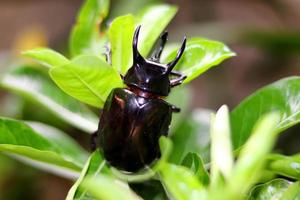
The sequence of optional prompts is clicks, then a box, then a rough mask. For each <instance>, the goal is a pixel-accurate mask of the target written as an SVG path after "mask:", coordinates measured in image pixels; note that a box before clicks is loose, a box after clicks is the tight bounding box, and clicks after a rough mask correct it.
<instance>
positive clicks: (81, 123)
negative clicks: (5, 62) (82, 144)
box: [0, 66, 98, 133]
mask: <svg viewBox="0 0 300 200" xmlns="http://www.w3.org/2000/svg"><path fill="white" fill-rule="evenodd" d="M0 84H1V86H2V87H4V88H5V89H8V90H10V91H12V92H15V93H17V94H19V95H21V96H23V97H25V98H28V99H30V100H32V101H33V102H36V103H38V104H40V105H41V106H43V107H45V108H46V109H48V110H49V111H50V112H52V113H53V114H55V115H56V116H57V117H59V118H60V119H62V120H64V121H65V122H67V123H69V124H71V125H73V126H75V127H77V128H79V129H81V130H83V131H86V132H89V133H92V132H94V131H95V130H97V126H98V125H97V124H98V117H97V116H96V115H95V114H94V113H92V112H91V111H90V110H89V109H88V108H87V107H85V106H84V105H82V104H80V103H79V102H77V101H76V100H75V99H73V98H72V97H70V96H69V95H67V94H65V93H64V92H63V91H61V90H60V89H59V88H57V86H56V85H55V84H54V83H53V82H52V81H51V80H50V79H49V77H48V75H47V74H44V73H43V72H42V71H41V70H39V69H38V68H33V67H29V66H22V67H19V68H16V69H13V70H11V71H10V72H8V73H5V74H4V75H2V78H1V80H0Z"/></svg>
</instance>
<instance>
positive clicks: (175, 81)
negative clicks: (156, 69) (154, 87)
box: [170, 71, 186, 87]
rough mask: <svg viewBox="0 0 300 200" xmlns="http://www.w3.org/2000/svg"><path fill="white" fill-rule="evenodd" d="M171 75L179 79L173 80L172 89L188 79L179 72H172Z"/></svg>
mask: <svg viewBox="0 0 300 200" xmlns="http://www.w3.org/2000/svg"><path fill="white" fill-rule="evenodd" d="M170 74H171V75H174V76H177V78H175V79H173V80H171V87H175V86H177V85H180V84H181V83H182V82H183V81H184V79H186V75H183V74H182V73H180V72H177V71H171V73H170Z"/></svg>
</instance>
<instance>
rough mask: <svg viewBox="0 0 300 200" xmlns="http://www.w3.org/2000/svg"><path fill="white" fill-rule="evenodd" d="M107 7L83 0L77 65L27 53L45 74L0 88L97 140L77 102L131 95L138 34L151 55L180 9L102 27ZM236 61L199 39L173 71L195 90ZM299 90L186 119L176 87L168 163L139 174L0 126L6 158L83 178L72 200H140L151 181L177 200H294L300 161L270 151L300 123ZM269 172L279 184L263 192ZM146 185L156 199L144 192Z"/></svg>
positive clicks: (282, 86)
mask: <svg viewBox="0 0 300 200" xmlns="http://www.w3.org/2000/svg"><path fill="white" fill-rule="evenodd" d="M108 9H109V1H108V0H86V1H85V3H84V4H83V6H82V8H81V10H80V13H79V15H78V17H77V22H76V24H75V26H74V27H73V29H72V32H71V36H70V43H69V45H70V54H71V58H70V59H68V58H66V57H65V56H63V55H61V54H59V53H58V52H55V51H54V50H51V49H48V48H37V49H33V50H30V51H26V52H24V55H25V56H27V57H31V58H33V59H34V60H36V61H37V62H38V63H40V64H42V65H45V66H46V67H47V68H38V67H32V66H27V65H21V66H19V67H18V68H15V69H12V70H9V71H8V72H6V73H4V74H2V76H1V80H0V84H1V87H2V88H4V89H7V90H9V91H12V92H14V93H16V94H18V95H20V96H22V97H25V98H27V99H29V100H31V101H32V102H34V103H36V104H39V105H40V106H43V107H44V108H46V109H48V110H49V111H51V112H52V113H53V114H55V115H56V116H57V117H59V118H60V119H61V120H63V121H65V122H67V123H68V124H69V125H70V126H72V127H76V128H79V129H81V130H83V131H85V132H88V133H92V132H94V131H95V130H96V128H97V123H98V119H97V117H96V115H95V114H94V113H93V112H92V111H91V110H89V108H88V107H86V106H84V105H83V104H81V103H79V102H78V101H77V100H79V101H81V102H83V103H86V104H88V105H91V106H94V107H98V108H102V107H103V105H104V103H105V101H106V99H107V97H108V95H109V93H110V92H111V90H112V89H114V88H116V87H125V86H124V84H123V83H122V79H121V76H120V75H124V74H125V73H126V71H127V70H128V69H129V68H130V66H131V65H132V46H131V45H132V37H133V32H134V29H135V27H137V25H142V28H141V34H140V38H139V46H138V48H139V51H140V52H141V54H142V55H143V56H148V55H149V53H150V51H151V49H152V48H153V46H154V44H155V42H156V41H157V39H158V37H159V35H160V34H161V33H162V32H163V30H164V29H165V28H166V26H167V25H168V23H169V22H170V21H171V19H172V18H173V17H174V15H175V14H176V12H177V7H176V6H172V5H168V4H156V5H151V6H148V7H146V8H144V9H141V11H139V12H138V13H137V14H135V13H133V14H127V15H124V16H119V17H117V18H115V19H113V20H112V22H111V24H110V25H109V26H108V27H105V26H104V25H101V24H102V23H103V21H105V20H106V17H107V16H108ZM108 47H110V52H109V53H108V52H107V51H105V49H107V48H108ZM178 47H179V45H178V44H172V43H171V44H168V45H167V46H166V48H165V50H164V52H163V55H162V58H161V61H162V62H163V63H166V62H168V61H170V60H172V59H173V58H174V57H175V54H176V52H177V50H178ZM103 53H106V56H104V55H103ZM110 54H111V60H110V56H109V55H110ZM234 55H235V53H234V52H232V51H231V50H230V49H229V48H228V47H227V46H226V45H225V44H223V43H221V42H218V41H213V40H209V39H204V38H198V37H196V38H192V39H188V42H187V46H186V50H185V52H184V54H183V57H182V58H181V60H180V61H179V62H178V64H177V66H176V69H177V70H179V71H181V72H182V73H183V74H185V75H187V79H186V80H185V81H184V83H188V82H190V81H192V80H193V79H195V78H196V77H198V76H199V75H201V74H202V73H204V72H205V71H207V70H208V69H210V68H211V67H213V66H216V65H218V64H220V63H221V62H222V61H224V60H225V59H227V58H230V57H232V56H234ZM45 70H49V73H48V74H47V73H45ZM49 75H50V77H49ZM51 79H52V80H53V81H54V82H52V80H51ZM299 91H300V78H299V77H290V78H286V79H282V80H279V81H277V82H275V83H273V84H270V85H269V86H266V87H264V88H262V89H260V90H258V91H257V92H255V93H254V94H253V95H251V96H249V97H248V98H246V99H245V100H244V101H243V102H242V103H241V104H240V105H238V106H237V107H236V108H235V109H234V110H233V111H232V112H231V113H229V109H228V107H226V106H222V107H221V108H220V109H219V110H218V111H217V113H216V114H214V111H211V110H207V109H197V110H195V111H193V112H189V100H190V99H191V94H190V92H189V90H188V89H187V88H186V87H185V86H182V87H179V88H177V89H174V90H173V91H172V93H171V95H170V96H169V97H167V101H168V102H171V103H173V104H175V105H178V106H179V107H180V108H181V109H182V112H181V113H180V114H177V115H174V117H173V122H172V124H171V129H170V137H168V138H167V137H161V138H160V140H159V143H160V148H161V154H162V155H161V158H160V159H159V160H157V161H156V162H154V163H153V164H151V165H150V166H147V167H146V168H145V169H143V170H141V171H139V172H137V173H130V174H129V173H125V172H123V171H119V170H118V169H115V168H113V167H111V166H110V165H109V164H108V163H106V161H105V159H104V157H103V154H102V152H101V150H96V151H95V152H93V153H91V154H90V156H89V157H88V153H87V152H86V151H85V150H83V149H82V148H81V147H80V146H79V145H78V144H77V143H76V142H75V141H74V140H73V139H71V138H70V137H69V136H68V135H66V134H65V133H63V132H62V131H59V130H57V129H56V128H53V127H50V126H48V125H45V124H42V123H37V122H23V121H17V120H13V119H8V118H0V152H4V153H6V154H8V155H9V156H12V157H14V158H17V159H19V160H21V161H23V162H25V163H27V164H30V165H33V166H35V167H38V168H40V169H42V170H46V171H48V172H52V173H55V174H58V175H61V176H64V177H66V178H73V179H74V177H79V178H78V179H77V181H76V182H75V183H74V185H73V186H72V188H71V189H70V191H69V193H68V195H67V200H72V199H78V200H79V199H82V200H83V199H129V200H130V199H132V200H134V199H141V197H140V196H141V195H140V193H141V191H139V190H138V189H135V192H134V191H133V190H132V189H131V188H133V187H130V186H131V185H130V184H131V183H135V184H138V183H140V182H143V183H144V182H146V183H147V182H149V181H153V180H155V182H156V183H160V185H159V186H158V187H161V184H162V185H163V188H162V187H161V189H160V190H161V191H163V190H164V191H165V193H166V195H167V196H168V197H169V198H171V199H175V200H185V199H186V200H189V199H204V200H215V199H224V200H227V199H228V200H231V199H237V200H239V199H245V198H248V199H287V200H289V199H297V198H300V191H299V182H296V181H298V180H299V179H300V175H299V166H300V159H299V155H294V156H284V155H281V154H272V153H271V151H272V147H273V145H274V143H275V140H276V138H277V135H278V133H279V132H282V131H283V130H286V129H287V128H289V127H291V126H294V125H295V124H297V123H298V122H299V119H300V118H299V116H300V115H299V110H300V108H299V105H300V104H299V99H300V96H299ZM72 97H73V98H75V99H77V100H75V99H73V98H72ZM234 150H235V151H234ZM80 171H81V173H80V175H79V172H80ZM268 173H271V174H272V175H273V176H275V177H276V176H277V175H280V176H281V177H282V179H273V180H271V181H269V182H266V183H265V181H264V182H263V183H262V184H260V185H257V184H258V183H260V181H262V180H263V178H262V177H264V176H266V175H267V174H268ZM285 177H288V178H289V181H287V180H286V179H285ZM140 185H141V188H140V189H142V190H144V191H147V192H148V193H151V192H153V191H152V190H151V187H148V186H147V184H140ZM143 187H145V188H143ZM157 191H159V190H157ZM166 195H165V194H162V195H159V194H158V195H152V196H157V197H158V198H159V199H164V197H165V196H166Z"/></svg>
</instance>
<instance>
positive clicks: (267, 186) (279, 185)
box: [248, 179, 292, 200]
mask: <svg viewBox="0 0 300 200" xmlns="http://www.w3.org/2000/svg"><path fill="white" fill-rule="evenodd" d="M291 185H292V182H290V181H287V180H284V179H274V180H272V181H269V182H267V183H264V184H260V185H258V186H256V187H254V188H253V189H252V190H251V192H250V195H249V197H248V199H249V200H263V199H283V194H284V192H285V191H287V189H288V188H289V187H290V186H291Z"/></svg>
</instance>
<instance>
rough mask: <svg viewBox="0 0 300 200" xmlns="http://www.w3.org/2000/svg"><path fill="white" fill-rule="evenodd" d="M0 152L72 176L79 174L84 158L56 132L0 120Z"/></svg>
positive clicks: (78, 147)
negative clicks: (61, 170) (55, 167)
mask: <svg viewBox="0 0 300 200" xmlns="http://www.w3.org/2000/svg"><path fill="white" fill-rule="evenodd" d="M0 151H1V152H6V153H9V154H12V155H18V156H22V157H24V158H27V159H30V160H33V161H37V162H40V163H44V164H50V165H56V166H58V167H61V168H64V169H68V170H69V171H71V172H78V171H80V170H81V168H82V167H83V164H84V162H85V160H86V157H87V155H86V152H85V151H84V150H83V149H82V148H81V147H80V146H79V145H78V144H77V143H76V142H75V141H73V140H72V139H71V138H69V137H68V136H67V135H65V134H64V133H62V132H61V131H58V130H57V129H55V128H52V127H49V126H46V125H43V124H40V123H29V126H28V125H26V124H25V123H23V122H21V121H16V120H12V119H8V118H0Z"/></svg>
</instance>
